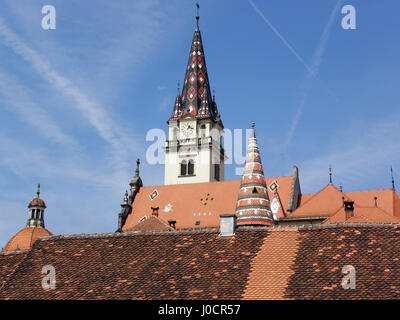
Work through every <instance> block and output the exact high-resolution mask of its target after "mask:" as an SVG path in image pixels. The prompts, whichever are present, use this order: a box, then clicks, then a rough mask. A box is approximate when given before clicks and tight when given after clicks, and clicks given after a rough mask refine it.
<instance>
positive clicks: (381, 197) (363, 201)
mask: <svg viewBox="0 0 400 320" xmlns="http://www.w3.org/2000/svg"><path fill="white" fill-rule="evenodd" d="M344 194H345V195H346V196H348V197H349V198H350V199H352V200H353V201H354V202H355V203H356V204H357V205H358V206H360V207H374V206H375V199H374V198H375V197H377V204H378V208H381V209H382V210H384V211H386V212H387V213H389V214H390V215H395V201H394V199H395V196H397V197H398V195H397V193H396V192H395V191H393V190H391V189H383V190H368V191H356V192H345V193H344ZM398 216H399V217H400V212H399V213H398Z"/></svg>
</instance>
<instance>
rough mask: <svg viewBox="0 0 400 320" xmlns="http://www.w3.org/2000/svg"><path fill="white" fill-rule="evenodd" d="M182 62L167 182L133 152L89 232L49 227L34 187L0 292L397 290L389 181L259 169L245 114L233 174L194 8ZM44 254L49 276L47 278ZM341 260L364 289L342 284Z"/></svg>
mask: <svg viewBox="0 0 400 320" xmlns="http://www.w3.org/2000/svg"><path fill="white" fill-rule="evenodd" d="M185 72H186V74H185V78H184V81H183V84H182V88H178V92H177V95H176V99H175V102H174V103H173V101H171V107H172V113H171V114H168V115H166V119H168V120H167V125H168V139H167V141H166V143H165V147H164V151H165V167H164V169H165V170H164V184H163V185H159V186H147V185H146V177H145V176H143V177H141V176H140V160H139V159H138V160H137V163H136V172H135V175H134V176H133V178H132V179H131V180H130V182H129V192H128V191H126V193H125V194H124V196H123V200H122V204H121V210H120V212H119V213H117V214H116V225H117V226H115V225H114V226H110V233H106V234H94V235H93V234H79V235H53V234H52V233H51V232H50V231H49V230H47V229H46V228H45V223H44V212H45V209H46V204H45V201H44V200H43V199H41V198H40V185H38V189H37V196H36V197H35V198H34V199H33V200H32V201H31V202H30V203H29V204H28V220H27V223H26V226H25V227H24V228H23V229H21V230H20V231H19V232H17V233H16V234H15V235H14V236H13V237H12V238H11V239H10V240H9V242H8V243H7V244H6V246H5V247H4V248H3V250H2V252H1V253H0V299H368V298H369V299H373V298H375V299H379V298H381V299H398V298H399V297H400V262H399V258H398V248H399V247H400V197H399V195H398V193H397V192H396V190H395V184H394V181H392V185H391V188H388V189H384V190H368V191H354V192H344V191H343V190H342V189H341V188H340V187H339V188H338V187H336V186H335V185H334V184H333V182H332V177H331V176H330V180H329V183H327V185H326V186H325V187H324V188H322V189H321V190H320V191H319V192H317V193H315V194H307V193H302V188H301V180H300V175H299V168H297V167H296V166H293V173H292V175H291V176H275V177H265V176H264V169H263V162H262V159H261V155H260V150H259V145H258V141H259V140H260V139H261V140H262V139H263V137H262V136H258V135H257V134H256V133H257V130H256V128H257V126H256V123H251V124H245V123H244V124H243V126H244V127H246V128H247V127H250V128H251V135H250V138H249V140H248V141H247V153H246V160H245V164H244V168H243V174H242V176H241V178H240V179H238V180H231V181H226V180H225V168H224V167H225V165H224V164H225V161H226V159H227V158H226V155H225V151H224V148H223V143H222V136H223V130H224V125H223V122H222V119H223V112H224V106H223V102H222V103H221V106H220V107H219V108H218V107H217V103H216V99H215V95H213V94H212V92H211V90H210V80H209V77H208V72H207V66H206V59H205V52H204V46H203V40H202V35H201V32H200V27H199V16H198V15H197V17H196V24H195V30H194V35H193V39H192V42H191V46H190V53H189V59H188V63H187V65H186V70H185ZM220 111H221V113H220ZM48 211H49V213H50V214H51V208H49V209H48ZM116 211H117V209H116ZM21 225H22V222H21ZM50 229H51V227H50ZM45 264H46V265H51V266H54V268H55V270H56V280H55V287H54V288H50V289H48V288H47V289H44V288H43V286H42V279H43V276H44V275H43V274H42V268H43V266H44V265H45ZM344 266H351V267H352V268H354V269H355V270H356V271H357V279H358V280H357V289H355V290H352V288H351V286H350V287H346V286H345V285H343V282H342V278H343V276H344V274H343V272H342V270H344V269H342V267H344ZM349 270H350V269H349ZM371 273H373V274H374V277H372V278H371V276H370V275H371ZM349 288H350V289H349Z"/></svg>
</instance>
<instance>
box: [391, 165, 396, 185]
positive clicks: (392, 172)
mask: <svg viewBox="0 0 400 320" xmlns="http://www.w3.org/2000/svg"><path fill="white" fill-rule="evenodd" d="M390 174H391V176H392V189H393V190H396V187H395V185H394V176H393V167H392V166H391V167H390Z"/></svg>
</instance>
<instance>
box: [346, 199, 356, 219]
mask: <svg viewBox="0 0 400 320" xmlns="http://www.w3.org/2000/svg"><path fill="white" fill-rule="evenodd" d="M344 211H345V212H346V220H348V219H350V218H351V217H354V201H349V200H347V201H345V202H344Z"/></svg>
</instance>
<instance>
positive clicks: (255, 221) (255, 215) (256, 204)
mask: <svg viewBox="0 0 400 320" xmlns="http://www.w3.org/2000/svg"><path fill="white" fill-rule="evenodd" d="M236 215H237V218H238V219H237V224H238V225H239V226H240V225H273V224H274V221H273V218H272V212H271V209H270V200H269V197H268V192H267V186H266V184H265V178H264V171H263V167H262V163H261V157H260V152H259V150H258V144H257V139H256V136H255V133H254V123H252V133H251V137H250V139H249V143H248V147H247V154H246V163H245V167H244V170H243V177H242V180H241V185H240V189H239V195H238V201H237V205H236Z"/></svg>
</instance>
